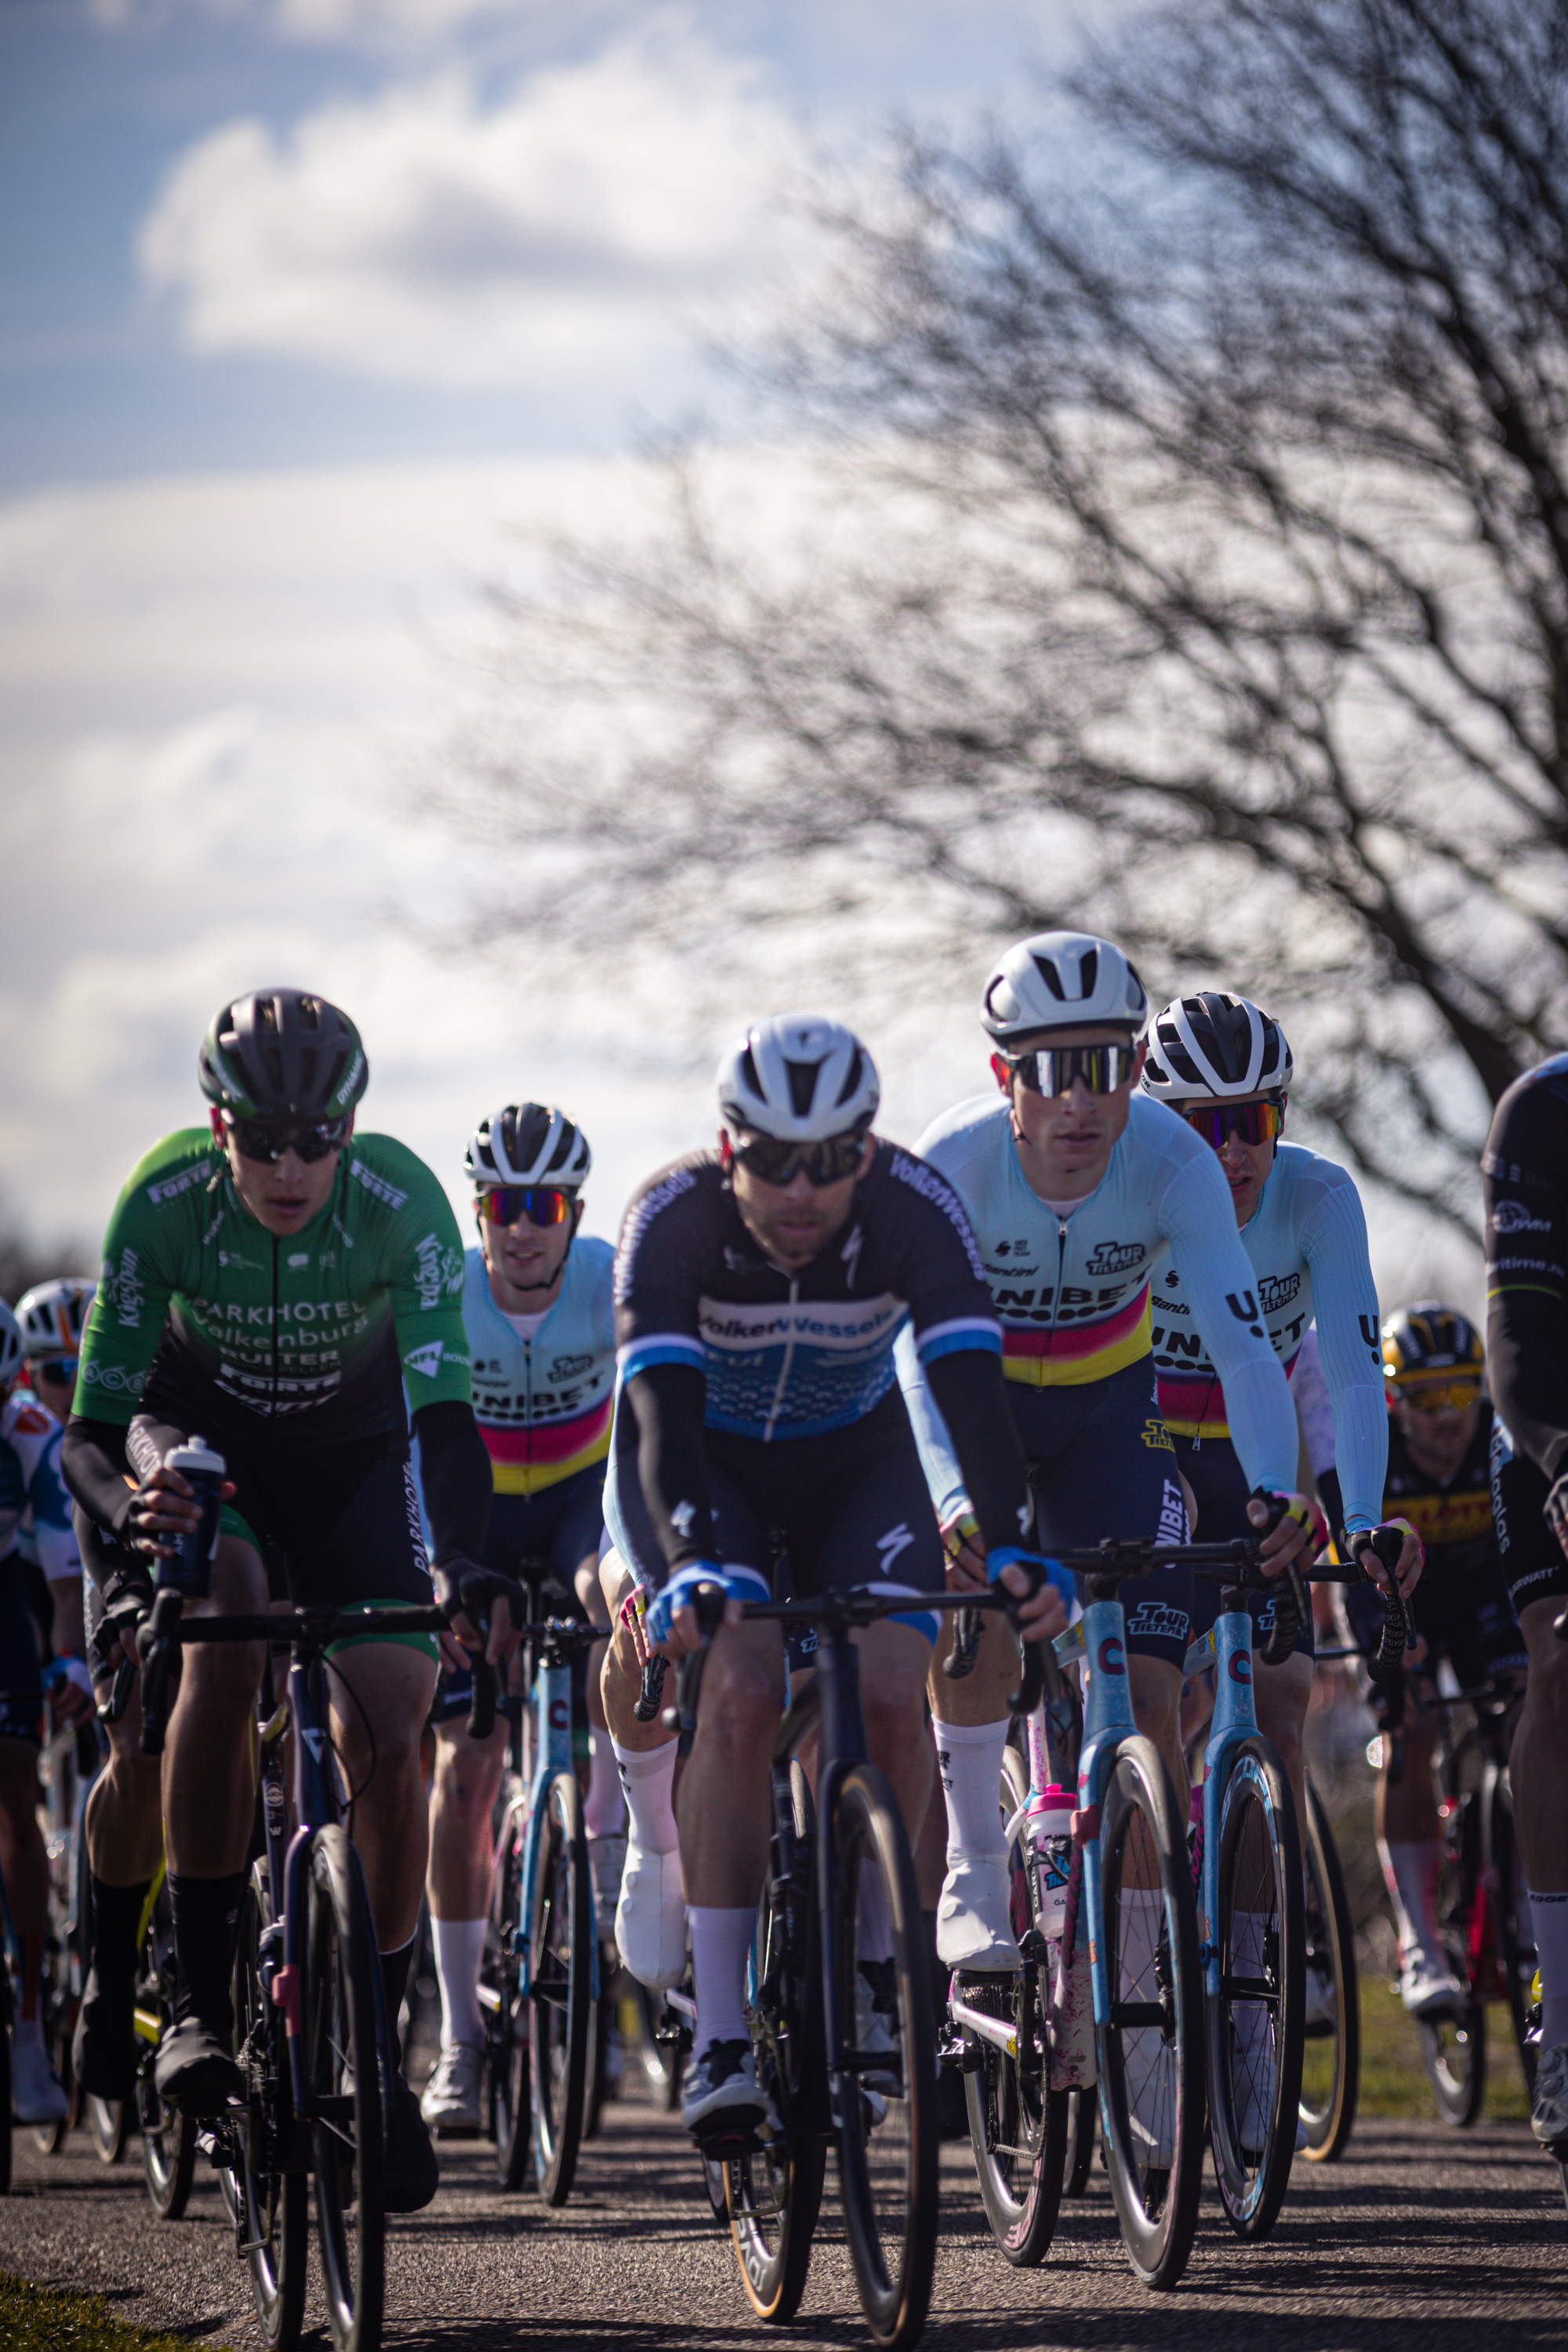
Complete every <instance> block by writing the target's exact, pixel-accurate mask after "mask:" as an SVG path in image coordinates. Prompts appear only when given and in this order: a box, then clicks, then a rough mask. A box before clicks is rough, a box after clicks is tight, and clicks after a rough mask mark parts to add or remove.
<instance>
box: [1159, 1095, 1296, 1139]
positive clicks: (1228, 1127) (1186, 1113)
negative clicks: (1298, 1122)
mask: <svg viewBox="0 0 1568 2352" xmlns="http://www.w3.org/2000/svg"><path fill="white" fill-rule="evenodd" d="M1181 1108H1182V1117H1183V1118H1184V1119H1185V1120H1186V1122H1187V1125H1188V1126H1189V1127H1190V1128H1194V1129H1196V1131H1197V1133H1198V1134H1199V1135H1201V1136H1202V1137H1203V1139H1204V1141H1205V1143H1208V1144H1212V1145H1213V1147H1214V1149H1215V1150H1216V1151H1223V1150H1224V1149H1225V1139H1226V1136H1227V1135H1238V1136H1239V1137H1240V1138H1241V1140H1242V1142H1243V1143H1273V1142H1275V1141H1277V1139H1278V1138H1279V1130H1280V1129H1281V1128H1282V1127H1283V1126H1284V1124H1285V1106H1284V1104H1283V1103H1277V1102H1244V1103H1227V1102H1206V1103H1184V1104H1183V1105H1182V1107H1181Z"/></svg>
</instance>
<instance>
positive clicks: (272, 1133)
mask: <svg viewBox="0 0 1568 2352" xmlns="http://www.w3.org/2000/svg"><path fill="white" fill-rule="evenodd" d="M227 1125H228V1131H229V1133H230V1134H231V1135H232V1136H233V1138H234V1139H235V1142H236V1143H237V1145H238V1147H239V1156H240V1158H241V1159H242V1160H270V1161H272V1162H273V1163H274V1164H276V1163H277V1162H278V1161H279V1160H281V1159H282V1157H283V1154H284V1153H285V1152H286V1151H293V1152H297V1153H298V1154H299V1156H300V1159H301V1160H324V1159H325V1158H326V1156H327V1154H328V1152H329V1151H341V1150H342V1147H343V1145H344V1144H345V1143H346V1142H347V1140H348V1133H349V1123H348V1120H347V1119H346V1118H323V1119H317V1120H314V1121H312V1122H311V1123H310V1125H304V1124H302V1123H301V1122H300V1121H299V1120H297V1119H289V1118H231V1119H230V1120H229V1121H228V1122H227Z"/></svg>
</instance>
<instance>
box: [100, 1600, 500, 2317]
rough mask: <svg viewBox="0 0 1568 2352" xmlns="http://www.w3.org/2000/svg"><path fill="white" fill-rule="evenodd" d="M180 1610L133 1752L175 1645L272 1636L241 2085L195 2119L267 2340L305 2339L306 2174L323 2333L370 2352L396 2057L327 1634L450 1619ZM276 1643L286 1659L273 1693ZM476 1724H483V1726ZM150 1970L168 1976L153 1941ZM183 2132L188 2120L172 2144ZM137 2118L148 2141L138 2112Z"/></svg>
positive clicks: (246, 1947)
mask: <svg viewBox="0 0 1568 2352" xmlns="http://www.w3.org/2000/svg"><path fill="white" fill-rule="evenodd" d="M183 1606H184V1598H183V1595H182V1594H181V1593H180V1592H179V1591H177V1590H176V1589H174V1587H164V1588H163V1589H161V1590H160V1591H159V1592H158V1594H157V1597H156V1599H155V1601H154V1602H153V1611H152V1615H151V1617H150V1618H149V1619H148V1620H147V1622H145V1623H144V1625H143V1626H142V1633H141V1636H140V1645H141V1649H142V1748H143V1750H144V1751H145V1752H146V1753H147V1754H149V1755H156V1754H158V1753H159V1752H160V1750H161V1748H162V1747H163V1736H164V1731H165V1727H166V1722H167V1713H168V1703H169V1695H170V1684H171V1677H172V1675H173V1672H174V1667H175V1664H176V1662H177V1660H178V1656H179V1653H180V1650H181V1649H182V1648H183V1647H184V1645H186V1644H188V1643H192V1642H254V1643H265V1644H266V1645H267V1648H266V1651H265V1654H264V1664H263V1670H262V1677H261V1686H260V1695H259V1700H258V1716H257V1743H258V1790H257V1804H258V1820H259V1835H258V1845H259V1849H260V1851H259V1853H258V1856H257V1858H256V1860H255V1861H254V1862H253V1863H252V1864H251V1868H250V1876H249V1882H248V1885H247V1891H246V1896H245V1899H244V1901H243V1902H242V1905H241V1910H240V1919H239V1935H238V1944H237V1954H236V1959H235V1971H234V2009H235V2054H236V2057H237V2061H238V2063H239V2068H240V2073H241V2075H242V2077H243V2080H244V2086H245V2087H244V2094H243V2096H242V2097H240V2098H238V2099H236V2100H231V2101H230V2103H229V2105H228V2108H227V2110H226V2113H225V2114H224V2115H222V2116H218V2117H216V2118H215V2119H213V2120H212V2121H211V2122H204V2123H203V2124H202V2125H201V2126H199V2127H198V2129H197V2132H196V2136H195V2140H196V2148H197V2149H199V2150H200V2152H201V2153H203V2154H204V2155H205V2156H206V2157H207V2158H209V2159H210V2160H211V2161H212V2162H213V2163H215V2164H216V2167H217V2169H218V2177H219V2182H220V2186H221V2188H222V2190H223V2195H224V2201H225V2203H226V2207H227V2209H228V2212H229V2215H230V2218H231V2220H232V2221H233V2224H234V2231H235V2245H236V2250H237V2252H238V2253H239V2255H240V2256H241V2257H242V2259H243V2260H244V2261H245V2263H246V2264H247V2268H248V2270H249V2273H250V2285H251V2294H252V2297H253V2300H254V2303H255V2306H256V2315H257V2319H258V2323H259V2326H260V2329H261V2334H262V2337H263V2340H264V2342H265V2343H266V2344H267V2345H268V2347H281V2352H289V2347H293V2346H294V2345H296V2344H298V2342H299V2340H300V2330H301V2326H302V2323H303V2317H304V2305H305V2278H306V2231H307V2196H308V2190H309V2187H310V2184H311V2183H313V2186H314V2202H315V2211H316V2227H317V2237H318V2241H319V2245H320V2252H321V2268H322V2273H323V2284H324V2286H325V2291H326V2305H327V2319H328V2325H329V2326H330V2329H331V2337H332V2341H333V2344H334V2345H335V2346H336V2347H338V2352H376V2347H378V2346H379V2344H380V2342H381V2335H382V2324H383V2317H384V2301H385V2262H384V2236H385V2213H384V2201H383V2189H382V2181H383V2165H384V2117H385V2115H386V2113H387V2109H388V2105H389V2102H390V2099H391V2096H392V2088H393V2072H392V2057H391V2048H390V2042H389V2039H388V2032H387V2019H386V2016H385V2011H384V2001H383V1997H382V1985H381V1969H380V1967H379V1964H378V1960H377V1944H376V1936H375V1928H374V1921H373V1920H372V1917H371V1911H370V1903H369V1898H368V1896H367V1895H366V1892H365V1885H364V1876H363V1870H362V1868H361V1865H360V1860H359V1856H358V1854H357V1853H356V1852H355V1851H354V1848H353V1844H352V1843H351V1842H350V1839H349V1835H348V1832H347V1829H346V1828H345V1826H344V1822H343V1814H344V1811H345V1810H346V1800H345V1796H344V1791H343V1790H342V1784H341V1776H340V1774H339V1771H338V1768H337V1762H336V1758H335V1756H334V1753H333V1748H332V1739H331V1719H330V1710H329V1706H328V1690H327V1679H328V1675H329V1673H330V1665H329V1661H328V1657H327V1653H328V1650H329V1649H330V1647H331V1644H332V1643H335V1642H341V1641H343V1640H346V1639H350V1638H354V1637H363V1636H364V1635H366V1634H383V1635H391V1634H395V1633H443V1632H445V1631H446V1630H447V1619H446V1616H445V1614H444V1613H443V1612H442V1611H440V1610H438V1609H435V1608H426V1609H402V1608H387V1609H379V1608H372V1609H355V1610H352V1611H339V1610H337V1609H335V1608H331V1607H328V1606H321V1607H312V1606H305V1607H300V1608H296V1609H294V1610H291V1611H288V1612H280V1613H279V1614H277V1615H270V1614H268V1615H238V1614H236V1615H225V1616H221V1617H217V1616H215V1617H195V1618H190V1619H185V1618H183V1616H182V1610H183ZM275 1646H276V1647H279V1648H281V1647H284V1646H286V1647H287V1648H288V1650H289V1669H288V1678H287V1685H286V1689H285V1692H284V1695H283V1696H282V1698H281V1700H280V1701H279V1697H278V1696H277V1693H276V1687H275V1681H274V1670H273V1652H274V1647H275ZM492 1695H493V1686H492ZM476 1703H477V1704H478V1703H479V1688H478V1678H477V1680H476ZM484 1730H485V1727H484V1725H483V1723H482V1720H479V1723H478V1725H477V1736H479V1737H482V1736H483V1735H484ZM286 1733H287V1734H289V1738H288V1739H287V1740H286V1739H285V1736H284V1735H285V1734H286ZM286 1750H291V1753H292V1766H293V1790H292V1806H291V1807H290V1802H289V1787H288V1781H287V1774H286ZM159 1969H160V1983H161V1984H162V1982H163V1954H162V1952H161V1951H160V1953H159ZM146 2074H147V2068H146V2063H145V2062H144V2069H143V2075H144V2079H145V2078H146ZM154 2095H155V2093H154ZM144 2115H145V2111H144ZM187 2128H188V2123H186V2122H185V2121H184V2120H183V2121H182V2126H181V2131H180V2142H181V2148H182V2151H183V2147H184V2136H185V2131H186V2129H187ZM143 2129H144V2137H145V2122H144V2126H143ZM193 2161H194V2153H193Z"/></svg>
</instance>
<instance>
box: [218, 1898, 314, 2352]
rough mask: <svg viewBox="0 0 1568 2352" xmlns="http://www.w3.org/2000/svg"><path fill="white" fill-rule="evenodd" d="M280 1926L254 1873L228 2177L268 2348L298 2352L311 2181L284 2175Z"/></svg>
mask: <svg viewBox="0 0 1568 2352" xmlns="http://www.w3.org/2000/svg"><path fill="white" fill-rule="evenodd" d="M271 1925H272V1905H271V1900H270V1896H269V1892H268V1881H267V1869H266V1865H265V1864H263V1863H259V1862H258V1863H255V1864H252V1866H251V1873H250V1885H249V1886H248V1887H247V1890H246V1899H245V1903H244V1906H243V1907H242V1909H241V1912H240V1917H239V1942H238V1947H237V1951H236V1955H235V1963H234V2019H235V2046H236V2048H237V2051H238V2053H239V2063H240V2070H241V2072H242V2073H243V2074H244V2076H245V2095H246V2118H245V2123H244V2126H242V2127H241V2129H240V2131H239V2132H238V2134H237V2145H236V2147H235V2150H234V2153H235V2157H236V2159H237V2160H236V2162H235V2165H234V2167H233V2168H232V2170H226V2172H225V2175H224V2183H225V2201H226V2202H230V2203H231V2218H233V2219H234V2220H235V2221H237V2222H239V2223H241V2224H243V2228H242V2230H241V2232H240V2234H241V2236H242V2238H243V2242H244V2244H245V2250H246V2252H245V2260H246V2266H247V2269H248V2271H249V2273H250V2293H251V2299H252V2301H253V2302H254V2304H255V2305H256V2316H257V2320H258V2323H259V2326H260V2328H261V2334H262V2339H263V2341H264V2342H265V2343H266V2344H267V2345H268V2347H269V2352H291V2347H293V2346H294V2345H296V2344H298V2342H299V2341H300V2326H301V2323H302V2322H303V2319H304V2316H305V2241H306V2234H307V2228H308V2212H307V2207H308V2198H307V2191H306V2180H305V2175H304V2173H303V2172H301V2171H289V2172H286V2171H284V2170H282V2169H281V2166H282V2163H283V2160H284V2157H283V2151H284V2150H285V2149H286V2147H287V2146H288V2143H289V2141H290V2140H291V2138H292V2137H293V2126H294V2105H293V2099H292V2097H291V2095H290V2092H289V2063H288V2051H287V2046H286V2042H285V2034H284V2025H283V2013H282V2011H281V2010H279V2008H278V2007H277V2005H276V2003H274V2002H273V2001H271V2000H268V1997H267V1987H266V1984H265V1983H264V1981H263V1979H262V1974H261V1939H262V1937H263V1936H264V1935H265V1934H266V1933H267V1930H268V1928H269V1927H271Z"/></svg>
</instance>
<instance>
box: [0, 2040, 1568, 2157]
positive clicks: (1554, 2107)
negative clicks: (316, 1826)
mask: <svg viewBox="0 0 1568 2352" xmlns="http://www.w3.org/2000/svg"><path fill="white" fill-rule="evenodd" d="M18 2112H19V2111H18ZM1530 2128H1531V2132H1532V2133H1533V2134H1534V2136H1535V2137H1536V2139H1537V2140H1539V2142H1540V2143H1541V2146H1542V2147H1550V2148H1555V2147H1557V2146H1558V2144H1559V2143H1560V2142H1568V2042H1553V2044H1552V2048H1551V2049H1550V2050H1543V2051H1542V2053H1541V2056H1540V2058H1539V2059H1538V2060H1537V2062H1536V2067H1535V2092H1534V2095H1533V2097H1532V2098H1531V2107H1530Z"/></svg>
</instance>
